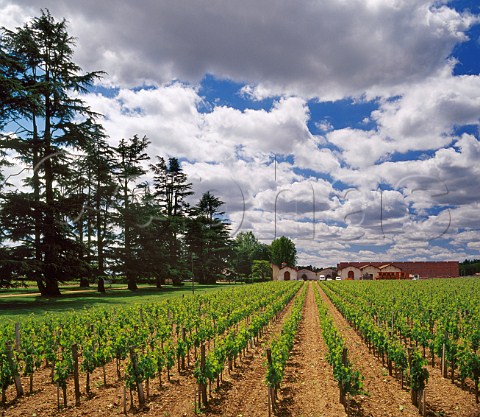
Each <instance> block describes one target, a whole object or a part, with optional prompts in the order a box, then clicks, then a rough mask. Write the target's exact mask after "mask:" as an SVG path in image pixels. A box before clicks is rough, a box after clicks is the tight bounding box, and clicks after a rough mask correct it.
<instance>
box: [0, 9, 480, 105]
mask: <svg viewBox="0 0 480 417" xmlns="http://www.w3.org/2000/svg"><path fill="white" fill-rule="evenodd" d="M2 4H3V7H2V9H3V10H2V13H0V14H3V15H5V14H6V13H8V14H9V15H11V14H13V12H12V11H11V7H12V4H16V5H17V7H22V8H24V9H26V10H29V11H30V10H32V9H33V10H35V8H37V9H40V8H41V7H43V8H45V7H48V8H49V9H50V10H51V11H52V13H53V14H54V15H55V16H57V17H66V18H67V20H69V21H70V25H71V29H72V31H73V34H74V35H75V36H76V37H77V38H78V40H79V41H78V45H79V48H78V52H77V56H78V59H79V61H80V63H81V65H82V66H84V67H85V68H87V69H89V70H92V69H95V70H98V69H102V70H105V71H107V72H108V74H109V78H108V82H113V83H114V84H120V85H122V86H127V85H129V86H137V85H142V84H144V83H147V84H156V85H160V84H162V83H164V82H169V81H170V80H172V79H181V80H186V81H191V82H197V81H198V80H200V79H201V78H202V77H203V76H204V74H205V73H207V72H209V73H212V74H215V75H217V76H219V77H226V78H233V79H235V80H239V81H245V82H246V83H247V84H250V85H253V86H257V87H256V88H255V89H254V90H250V92H251V93H253V94H255V95H256V96H257V97H265V95H267V94H268V93H267V91H270V94H275V95H277V94H280V95H282V94H300V95H302V96H306V97H315V96H317V97H321V98H322V99H337V98H341V97H344V96H355V95H362V94H364V92H366V91H367V92H370V93H371V94H373V95H378V94H380V95H384V93H385V92H387V91H393V90H395V88H397V87H398V86H401V85H404V84H405V83H406V82H408V83H411V82H415V81H417V80H420V79H422V78H424V77H425V76H427V75H430V74H432V73H436V72H437V71H438V70H439V69H441V68H443V65H444V61H445V59H446V58H447V57H448V56H449V54H450V53H451V51H452V48H453V47H454V45H455V44H457V43H459V42H461V41H463V40H465V39H466V36H465V32H466V31H467V30H468V29H469V28H470V27H471V26H472V24H474V23H475V21H476V18H475V17H473V16H471V15H470V14H468V13H463V14H461V13H458V12H456V11H455V10H453V9H452V8H450V7H448V6H447V5H438V3H436V2H433V1H426V0H417V1H415V2H411V1H408V2H407V1H389V2H384V1H382V2H373V1H370V2H367V3H365V2H364V1H361V0H354V1H349V2H344V1H338V0H328V1H323V2H322V3H321V4H320V3H312V2H306V3H299V2H297V1H294V0H285V1H282V2H278V1H275V0H264V1H262V2H258V1H254V0H248V1H246V2H245V1H244V2H242V3H230V2H220V3H218V2H215V3H212V2H211V1H208V0H201V1H199V2H196V3H195V6H192V4H191V3H190V2H189V1H187V0H177V1H175V2H171V1H168V0H161V1H155V2H152V1H148V2H143V3H142V4H141V5H139V4H137V3H132V2H128V1H126V0H116V1H103V2H101V3H99V2H98V1H93V0H84V1H82V2H57V1H54V0H42V1H40V0H16V1H15V3H13V2H11V1H6V0H3V3H2ZM9 7H10V9H9ZM37 13H38V10H37ZM286 16H288V18H286ZM7 23H8V20H7Z"/></svg>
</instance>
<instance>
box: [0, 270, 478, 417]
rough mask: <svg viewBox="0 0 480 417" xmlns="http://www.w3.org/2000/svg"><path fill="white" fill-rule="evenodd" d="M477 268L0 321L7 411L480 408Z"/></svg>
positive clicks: (376, 412)
mask: <svg viewBox="0 0 480 417" xmlns="http://www.w3.org/2000/svg"><path fill="white" fill-rule="evenodd" d="M479 344H480V281H479V280H475V279H464V280H463V279H462V280H430V281H419V282H410V281H409V282H406V281H405V282H348V281H347V282H335V281H331V282H323V283H321V284H319V283H317V282H310V283H303V282H270V283H262V284H253V285H244V286H240V287H235V288H234V289H232V288H227V289H224V290H221V291H217V292H214V293H208V294H195V295H188V296H184V297H183V298H176V299H167V300H164V301H160V302H157V303H146V304H136V305H132V306H129V307H122V308H116V309H114V308H104V307H101V308H92V309H88V310H87V309H85V310H83V311H80V312H72V313H67V314H62V315H60V314H52V313H49V314H45V315H42V316H37V317H28V318H25V319H24V320H22V321H19V322H18V323H16V324H14V325H13V324H11V323H8V324H6V323H5V324H3V325H2V327H1V328H0V384H1V389H2V400H1V405H0V412H2V413H3V414H2V415H5V416H22V415H36V416H43V415H45V416H56V415H62V416H63V415H65V416H77V415H78V416H80V415H99V416H109V415H125V414H127V415H128V414H132V415H133V414H137V413H139V412H140V413H141V415H152V416H153V415H165V416H167V415H168V416H177V415H180V416H181V415H185V416H193V415H195V414H199V413H201V414H204V415H218V416H238V415H243V416H267V415H278V416H295V415H305V416H307V415H309V416H318V415H325V416H332V417H333V416H335V417H337V416H342V415H343V416H345V415H350V416H379V417H380V416H382V417H383V416H385V415H402V416H405V415H407V416H417V415H421V414H423V415H431V416H436V415H443V416H459V417H460V416H462V417H463V416H466V417H474V416H480V405H479V404H478V401H479V398H478V388H479V377H480V352H479Z"/></svg>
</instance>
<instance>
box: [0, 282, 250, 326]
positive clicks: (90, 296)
mask: <svg viewBox="0 0 480 417" xmlns="http://www.w3.org/2000/svg"><path fill="white" fill-rule="evenodd" d="M233 285H235V284H216V285H198V284H195V287H194V288H192V284H191V283H190V282H188V283H185V285H184V286H182V287H173V286H170V285H168V286H164V287H162V288H160V289H158V288H156V287H154V286H147V285H140V286H139V289H138V290H137V291H129V290H128V289H125V285H124V284H121V285H118V284H114V286H112V288H108V289H107V293H106V294H100V293H98V292H96V291H95V289H96V286H93V287H92V288H91V289H90V290H85V289H79V288H78V284H77V286H76V287H75V288H69V287H68V286H66V287H62V290H64V291H66V290H72V289H75V292H72V293H67V294H62V295H61V296H60V297H41V296H36V295H31V293H32V292H36V291H33V289H30V288H27V289H25V288H23V290H24V291H23V292H22V291H21V290H22V289H21V288H18V289H15V290H10V292H9V293H8V295H10V296H7V293H3V294H2V293H0V318H1V320H2V322H5V321H11V322H15V321H21V320H22V319H23V318H25V317H28V316H32V315H33V316H37V315H38V316H40V315H42V314H43V313H44V312H47V311H48V312H58V313H61V312H65V311H69V312H71V311H79V310H82V309H84V308H91V307H95V306H102V307H118V306H125V305H129V304H139V303H150V302H155V301H160V300H163V299H166V298H173V297H181V296H182V295H184V294H192V292H193V291H192V290H193V289H194V290H195V293H198V292H201V293H205V292H211V291H218V290H221V289H224V288H229V287H231V286H233ZM236 285H241V284H236ZM118 286H120V287H122V288H118ZM115 287H117V288H115ZM25 290H30V291H25ZM92 290H93V291H92ZM29 294H30V295H29Z"/></svg>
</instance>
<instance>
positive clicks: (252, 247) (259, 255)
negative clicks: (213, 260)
mask: <svg viewBox="0 0 480 417" xmlns="http://www.w3.org/2000/svg"><path fill="white" fill-rule="evenodd" d="M269 259H270V254H269V252H268V246H267V245H265V244H263V243H260V242H259V241H258V239H257V238H256V237H255V235H254V234H253V232H251V231H248V232H240V233H238V234H237V236H236V237H235V240H234V256H233V257H232V262H233V267H234V269H235V271H236V272H237V273H238V274H240V275H245V276H249V275H251V274H252V265H253V262H254V261H255V260H265V261H268V260H269Z"/></svg>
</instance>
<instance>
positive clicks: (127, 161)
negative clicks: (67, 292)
mask: <svg viewBox="0 0 480 417" xmlns="http://www.w3.org/2000/svg"><path fill="white" fill-rule="evenodd" d="M149 143H150V142H149V140H148V139H147V137H145V136H144V137H143V138H140V137H139V136H138V135H134V136H133V137H132V138H131V139H128V140H125V139H122V140H121V141H120V143H119V145H118V146H117V147H116V148H114V151H115V157H116V167H115V174H116V178H117V184H118V193H117V213H118V226H119V227H120V228H121V230H122V233H121V238H122V239H121V242H120V251H119V253H118V255H119V256H118V259H119V260H120V263H121V266H120V270H121V272H122V273H123V274H124V276H125V278H126V280H127V283H128V289H130V290H136V289H137V276H138V270H137V268H136V267H135V259H136V258H135V250H134V238H135V234H136V233H137V231H138V230H137V229H138V228H139V227H140V226H142V219H141V217H139V212H138V209H137V208H138V206H137V203H138V201H139V196H138V190H139V188H142V186H143V185H142V184H139V183H138V181H139V178H140V177H141V176H142V175H144V174H145V173H146V169H145V168H144V166H143V164H142V162H143V161H147V160H148V159H149V157H148V155H147V153H146V152H145V151H146V149H147V147H148V144H149Z"/></svg>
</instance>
